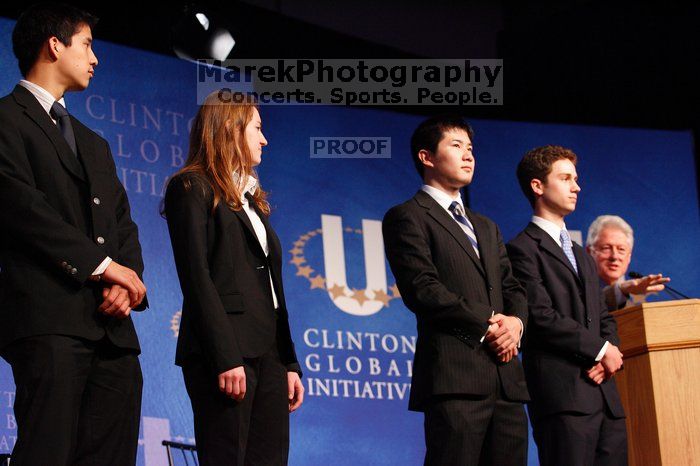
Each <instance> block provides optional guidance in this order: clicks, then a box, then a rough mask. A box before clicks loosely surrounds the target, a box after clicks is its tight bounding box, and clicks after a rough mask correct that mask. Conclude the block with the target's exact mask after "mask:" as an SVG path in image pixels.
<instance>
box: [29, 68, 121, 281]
mask: <svg viewBox="0 0 700 466" xmlns="http://www.w3.org/2000/svg"><path fill="white" fill-rule="evenodd" d="M19 85H20V86H22V87H23V88H25V89H26V90H28V91H29V92H31V93H32V95H33V96H34V97H36V100H38V101H39V104H40V105H41V107H42V108H43V109H44V110H45V111H46V113H47V114H48V115H49V118H51V121H53V123H54V124H56V120H54V119H53V117H52V116H51V107H53V104H54V102H58V103H59V104H61V105H63V108H66V101H65V100H63V97H61V98H60V99H58V100H56V99H55V98H54V97H53V95H51V93H50V92H49V91H47V90H46V89H44V88H43V87H41V86H39V85H38V84H34V83H33V82H31V81H27V80H26V79H22V80H21V81H20V82H19ZM111 263H112V259H111V258H110V257H109V256H107V257H105V259H104V260H103V261H102V262H101V263H100V265H98V266H97V268H96V269H95V270H93V272H92V276H98V277H99V276H100V275H102V274H103V273H104V271H105V270H107V267H108V266H109V264H111Z"/></svg>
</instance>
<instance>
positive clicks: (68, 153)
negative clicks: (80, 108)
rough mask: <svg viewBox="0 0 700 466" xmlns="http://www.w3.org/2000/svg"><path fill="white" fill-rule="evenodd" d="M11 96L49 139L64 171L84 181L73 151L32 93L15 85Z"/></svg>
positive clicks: (83, 175) (82, 172)
mask: <svg viewBox="0 0 700 466" xmlns="http://www.w3.org/2000/svg"><path fill="white" fill-rule="evenodd" d="M12 95H13V96H14V98H15V101H16V102H17V103H18V104H19V105H20V106H22V107H24V113H25V114H26V115H27V117H29V119H31V120H32V121H33V122H34V123H36V125H37V126H39V128H41V130H42V131H43V132H44V134H46V137H48V138H49V140H50V141H51V143H52V144H53V146H54V148H55V149H56V152H57V153H58V158H59V159H60V160H61V163H62V164H63V166H64V167H65V168H66V170H68V171H69V172H70V173H71V174H73V175H74V176H75V177H76V178H78V179H80V180H82V181H86V179H85V173H84V170H83V167H82V166H81V165H80V162H79V161H78V158H77V157H76V155H75V154H73V151H72V150H71V148H70V146H69V145H68V143H67V142H66V140H65V138H64V137H63V135H62V134H61V131H60V130H59V129H58V127H57V126H56V125H55V124H54V122H53V121H51V117H49V114H48V113H46V111H45V110H44V108H43V107H42V106H41V104H40V103H39V102H38V101H37V100H36V98H35V97H34V96H33V95H32V93H31V92H29V91H28V90H27V89H25V88H24V87H22V86H20V85H17V86H15V89H14V91H12ZM73 121H75V120H73ZM76 140H77V136H76ZM76 143H77V142H76Z"/></svg>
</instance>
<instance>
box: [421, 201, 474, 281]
mask: <svg viewBox="0 0 700 466" xmlns="http://www.w3.org/2000/svg"><path fill="white" fill-rule="evenodd" d="M414 198H415V199H416V202H418V204H419V205H421V206H423V207H424V208H426V209H428V215H430V216H431V217H432V218H433V220H435V221H436V222H437V223H439V224H440V225H441V226H442V227H443V228H445V230H447V232H448V233H449V234H450V235H451V236H452V237H453V238H454V239H455V241H457V243H458V244H459V245H460V246H461V247H462V249H464V252H466V253H467V255H468V256H469V257H470V258H471V260H472V262H474V265H475V266H476V268H477V269H478V270H479V272H480V273H481V274H482V275H483V276H484V277H486V272H484V267H483V266H482V265H481V261H480V260H479V258H478V257H477V255H476V252H474V248H473V247H472V243H470V242H469V239H468V238H467V234H466V233H464V230H462V227H460V226H459V225H458V224H457V221H456V220H454V219H453V218H452V217H450V215H449V214H448V213H447V212H445V209H443V208H442V207H440V204H438V203H437V202H436V201H435V199H433V198H432V197H430V195H429V194H428V193H425V192H423V191H418V193H416V195H415V197H414ZM470 220H471V219H470ZM475 228H476V227H475ZM477 240H478V236H477Z"/></svg>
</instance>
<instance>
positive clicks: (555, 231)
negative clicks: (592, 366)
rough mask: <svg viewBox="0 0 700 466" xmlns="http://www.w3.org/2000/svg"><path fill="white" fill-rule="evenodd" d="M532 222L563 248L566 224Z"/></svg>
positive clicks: (601, 353)
mask: <svg viewBox="0 0 700 466" xmlns="http://www.w3.org/2000/svg"><path fill="white" fill-rule="evenodd" d="M531 221H532V223H534V224H535V225H537V226H538V227H540V228H542V229H543V230H544V231H545V233H547V234H548V235H549V236H551V237H552V239H553V240H554V242H555V243H557V245H558V246H559V247H562V246H561V239H560V237H561V232H562V230H566V224H563V225H564V226H563V227H560V226H559V225H557V224H556V223H553V222H550V221H549V220H545V219H543V218H542V217H538V216H537V215H533V216H532V220H531ZM609 344H610V342H608V341H606V342H605V344H604V345H603V347H602V348H601V349H600V351H599V352H598V356H596V358H595V360H596V362H598V361H600V360H601V359H603V356H605V352H606V351H607V350H608V345H609Z"/></svg>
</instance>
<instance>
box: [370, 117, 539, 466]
mask: <svg viewBox="0 0 700 466" xmlns="http://www.w3.org/2000/svg"><path fill="white" fill-rule="evenodd" d="M472 139H473V132H472V129H471V128H470V127H469V125H468V124H467V123H466V122H464V120H462V118H460V117H452V116H444V117H434V118H431V119H428V120H426V121H424V122H423V123H421V124H420V125H419V126H418V128H417V129H416V130H415V132H414V133H413V137H412V138H411V152H412V155H413V162H414V164H415V166H416V169H417V170H418V173H419V174H420V175H421V178H422V179H423V186H422V187H421V189H420V190H419V191H418V192H417V193H416V195H415V196H413V198H411V199H409V200H408V201H406V202H405V203H403V204H400V205H398V206H395V207H393V208H392V209H391V210H389V211H388V212H387V213H386V215H385V217H384V222H383V224H382V228H383V233H384V243H385V247H386V255H387V258H388V259H389V264H390V265H391V270H392V271H393V273H394V276H395V277H396V282H397V285H398V287H399V291H400V292H401V297H402V298H403V301H404V304H405V305H406V307H408V308H409V309H410V310H411V311H412V312H413V313H414V314H416V320H417V323H418V341H417V344H416V353H415V359H414V366H413V380H412V384H411V396H410V401H409V409H411V410H414V411H423V412H424V413H425V442H426V446H427V452H426V457H425V464H426V465H431V466H432V465H446V466H447V465H457V464H458V465H462V466H463V465H474V466H476V465H489V464H492V465H499V466H507V465H524V464H525V462H526V459H527V420H526V417H525V410H524V408H523V402H525V401H527V400H529V395H528V391H527V387H526V385H525V379H524V374H523V368H522V366H521V364H520V360H519V359H518V358H517V357H515V355H517V352H518V346H519V344H520V337H521V336H522V333H523V330H524V327H525V324H526V323H527V302H526V298H525V293H524V291H523V288H522V287H521V286H520V285H519V284H518V282H517V280H515V278H514V277H513V275H512V273H511V265H510V261H509V260H508V256H507V254H506V250H505V247H504V245H503V240H502V239H501V234H500V232H499V231H498V227H497V226H496V224H495V223H493V222H492V221H491V220H489V219H488V218H486V217H484V216H482V215H479V214H477V213H475V212H472V211H471V210H470V209H468V208H466V207H465V206H464V205H463V202H462V198H461V196H460V189H461V188H463V187H464V186H466V185H468V184H469V183H471V180H472V176H473V174H474V155H473V153H472Z"/></svg>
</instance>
